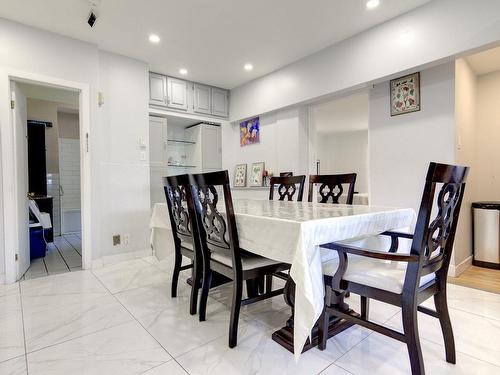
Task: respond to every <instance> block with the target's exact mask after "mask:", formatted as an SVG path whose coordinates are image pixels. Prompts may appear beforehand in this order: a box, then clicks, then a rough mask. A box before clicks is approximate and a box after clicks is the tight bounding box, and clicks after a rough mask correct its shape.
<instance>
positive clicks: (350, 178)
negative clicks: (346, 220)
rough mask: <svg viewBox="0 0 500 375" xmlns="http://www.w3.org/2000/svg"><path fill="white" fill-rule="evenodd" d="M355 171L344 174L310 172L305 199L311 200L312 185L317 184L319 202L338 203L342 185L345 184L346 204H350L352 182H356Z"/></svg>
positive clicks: (312, 194)
mask: <svg viewBox="0 0 500 375" xmlns="http://www.w3.org/2000/svg"><path fill="white" fill-rule="evenodd" d="M356 176H357V175H356V173H346V174H323V175H316V174H312V175H310V176H309V192H308V194H307V200H308V201H309V202H312V201H313V197H314V186H315V185H319V187H318V195H319V196H320V199H319V203H328V202H331V203H335V204H338V203H339V199H340V197H341V196H342V194H343V193H344V186H345V185H347V194H346V204H352V200H353V197H354V184H355V183H356Z"/></svg>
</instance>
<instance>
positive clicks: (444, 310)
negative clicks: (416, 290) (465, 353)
mask: <svg viewBox="0 0 500 375" xmlns="http://www.w3.org/2000/svg"><path fill="white" fill-rule="evenodd" d="M443 284H444V285H442V287H441V291H440V292H439V293H437V294H435V295H434V304H435V305H436V312H437V313H438V315H439V323H440V324H441V331H442V332H443V339H444V347H445V352H446V362H448V363H453V364H455V363H456V355H455V339H454V337H453V328H452V326H451V321H450V314H449V312H448V302H447V298H446V283H443Z"/></svg>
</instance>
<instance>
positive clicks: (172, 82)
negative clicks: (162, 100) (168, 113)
mask: <svg viewBox="0 0 500 375" xmlns="http://www.w3.org/2000/svg"><path fill="white" fill-rule="evenodd" d="M187 89H188V85H187V82H186V81H184V80H182V79H178V78H172V77H167V90H168V98H167V106H168V107H171V108H175V109H182V110H187V109H188V101H187Z"/></svg>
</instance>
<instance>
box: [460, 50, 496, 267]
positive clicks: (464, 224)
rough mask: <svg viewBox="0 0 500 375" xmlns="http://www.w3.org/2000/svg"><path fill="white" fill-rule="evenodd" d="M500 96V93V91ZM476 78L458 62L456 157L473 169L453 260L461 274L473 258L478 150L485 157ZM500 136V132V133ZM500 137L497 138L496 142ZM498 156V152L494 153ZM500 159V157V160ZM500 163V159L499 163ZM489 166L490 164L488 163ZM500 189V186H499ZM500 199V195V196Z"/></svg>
mask: <svg viewBox="0 0 500 375" xmlns="http://www.w3.org/2000/svg"><path fill="white" fill-rule="evenodd" d="M497 91H498V92H499V93H500V90H497ZM476 100H477V79H476V76H475V74H474V72H473V70H472V69H471V67H470V66H469V64H468V63H467V60H465V59H458V60H457V61H456V63H455V124H456V154H455V159H456V163H457V164H461V165H467V166H469V167H470V170H469V176H468V178H467V184H466V189H465V194H464V198H463V201H462V210H461V211H460V219H459V221H458V227H457V233H456V236H455V248H454V251H453V259H452V260H451V262H452V265H453V267H452V268H451V270H452V271H454V272H455V274H456V275H458V274H460V273H461V272H462V271H463V270H465V268H466V267H467V266H468V265H470V264H471V260H472V259H471V255H472V213H471V203H472V202H473V201H474V200H476V199H477V189H478V188H480V187H481V186H482V185H483V184H481V183H480V180H479V179H478V177H479V176H480V168H481V165H480V164H479V163H477V162H476V155H478V151H480V154H481V155H483V154H484V151H483V148H482V147H479V145H478V144H477V134H478V130H479V127H478V124H477V117H476ZM495 128H496V127H495ZM497 134H498V135H500V132H497ZM498 139H500V137H497V140H498ZM495 154H496V152H495ZM499 159H500V158H499ZM499 161H500V160H499ZM486 165H488V163H486ZM499 187H500V186H499ZM499 198H500V196H499Z"/></svg>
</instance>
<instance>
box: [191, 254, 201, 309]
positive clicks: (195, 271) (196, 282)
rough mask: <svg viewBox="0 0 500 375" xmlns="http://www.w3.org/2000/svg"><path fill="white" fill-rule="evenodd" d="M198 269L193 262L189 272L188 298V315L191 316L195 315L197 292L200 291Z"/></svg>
mask: <svg viewBox="0 0 500 375" xmlns="http://www.w3.org/2000/svg"><path fill="white" fill-rule="evenodd" d="M199 268H200V267H199V266H197V265H196V262H193V269H192V270H191V280H192V285H191V298H190V307H189V313H190V314H191V315H196V308H197V306H198V292H199V289H200V281H201V275H200V272H199V271H198V269H199Z"/></svg>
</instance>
